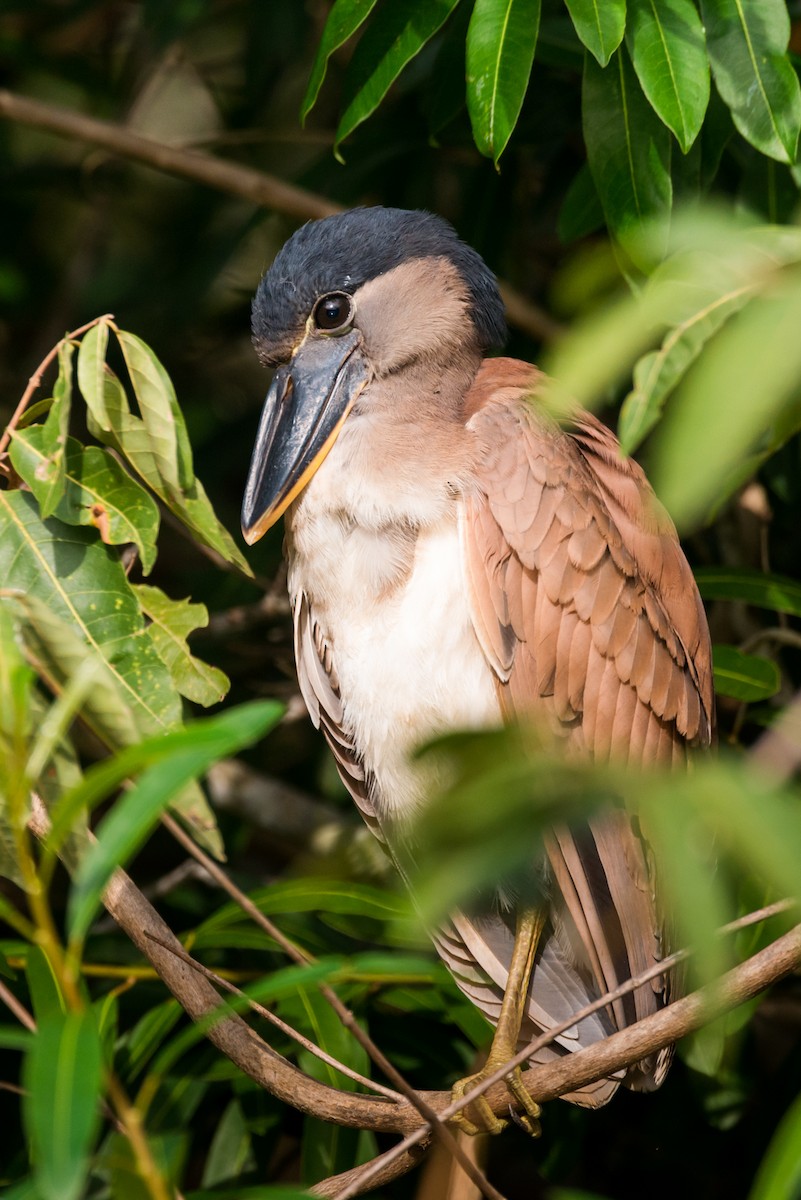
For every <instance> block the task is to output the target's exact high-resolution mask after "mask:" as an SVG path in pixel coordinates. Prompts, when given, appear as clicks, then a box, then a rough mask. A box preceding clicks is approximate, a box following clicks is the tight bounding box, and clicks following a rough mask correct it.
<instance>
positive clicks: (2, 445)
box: [0, 93, 113, 456]
mask: <svg viewBox="0 0 801 1200" xmlns="http://www.w3.org/2000/svg"><path fill="white" fill-rule="evenodd" d="M0 95H1V93H0ZM112 319H113V318H112V315H111V313H105V314H104V315H103V316H102V317H95V318H94V319H93V320H91V321H87V323H86V324H85V325H81V326H80V327H79V328H78V329H73V331H72V333H68V334H66V335H65V336H64V337H63V338H61V339H60V340H59V341H57V342H56V344H55V346H53V348H52V350H48V352H47V354H46V355H45V356H44V358H43V359H42V361H41V362H40V363H39V366H38V367H37V368H36V370H35V371H34V373H33V375H31V377H30V379H29V380H28V385H27V387H26V388H25V391H24V392H23V393H22V396H21V397H20V401H19V404H18V405H17V407H16V408H15V409H14V412H13V414H12V416H11V420H10V421H9V422H8V425H6V427H5V429H4V431H3V436H2V437H0V456H2V455H3V453H4V452H5V449H6V447H7V446H8V443H9V441H10V440H11V435H12V433H13V432H14V430H15V429H16V428H17V425H18V424H19V420H20V418H21V416H22V414H23V413H24V412H25V409H26V408H27V407H28V405H29V404H30V402H31V400H32V398H33V395H34V393H35V392H36V389H37V388H38V387H41V384H42V378H43V376H44V373H45V371H46V370H47V368H48V367H49V366H50V364H51V362H53V361H54V359H55V358H57V357H58V352H59V350H60V349H61V347H62V345H63V344H64V342H70V341H72V340H73V339H74V338H77V337H80V336H81V334H82V333H86V331H87V330H88V329H91V328H92V326H93V325H99V324H100V322H101V321H111V320H112Z"/></svg>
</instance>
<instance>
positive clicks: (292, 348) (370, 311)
mask: <svg viewBox="0 0 801 1200" xmlns="http://www.w3.org/2000/svg"><path fill="white" fill-rule="evenodd" d="M505 336H506V323H505V319H504V309H503V301H502V300H501V297H500V295H499V292H498V287H497V283H496V281H495V277H494V276H493V274H492V273H491V271H490V270H489V269H488V268H487V266H486V265H485V263H484V262H483V260H482V259H481V257H480V256H479V255H478V254H477V253H476V251H475V250H473V249H471V247H470V246H467V245H466V244H465V243H464V242H462V241H460V239H459V238H458V237H457V235H456V233H455V231H454V230H453V229H452V227H451V226H450V225H449V224H448V223H447V222H446V221H444V220H442V218H441V217H436V216H433V215H432V214H430V213H424V212H409V211H406V210H404V209H397V208H360V209H353V210H352V211H350V212H345V213H341V214H338V215H336V216H332V217H326V218H325V219H324V220H321V221H311V222H309V223H308V224H307V225H304V226H303V227H302V228H301V229H299V230H298V231H297V233H295V234H294V235H293V236H292V237H291V238H290V239H289V241H288V242H287V243H286V245H285V246H284V247H283V249H282V250H281V251H280V252H279V253H278V255H277V256H276V258H275V260H274V262H273V264H272V266H271V267H270V269H269V271H268V272H267V274H266V275H265V276H264V278H263V279H262V281H261V283H260V284H259V289H258V291H257V292H256V297H255V299H254V301H253V341H254V344H255V346H256V350H257V353H258V355H259V357H260V358H261V360H262V362H263V363H264V364H265V365H266V366H270V367H274V368H275V376H274V378H273V382H272V385H271V387H270V390H269V392H268V393H267V399H266V402H265V405H264V411H263V413H262V417H261V423H260V425H259V431H258V436H257V439H256V445H255V448H254V451H253V459H252V461H251V465H250V474H249V476H248V482H247V488H246V491H245V498H244V503H243V505H242V532H243V535H244V537H245V540H246V541H247V542H248V543H249V544H252V543H253V542H256V541H258V539H259V538H260V537H261V536H262V535H263V534H264V533H265V532H266V531H267V530H268V529H269V528H270V526H271V525H273V524H274V523H275V522H276V521H277V520H278V518H279V517H280V516H281V514H282V513H283V512H284V511H285V510H286V508H287V507H288V506H289V505H290V504H291V503H292V501H293V500H294V499H295V498H296V497H297V496H298V495H299V494H300V492H301V491H302V490H303V488H304V487H305V486H306V484H307V483H308V482H309V480H310V479H311V478H312V476H313V475H314V473H315V471H316V470H317V468H318V467H319V466H320V464H321V463H322V462H323V460H324V459H325V457H326V455H327V454H328V452H329V450H330V449H331V447H332V446H333V444H334V442H335V441H336V439H337V436H338V435H339V433H340V431H341V429H342V427H343V425H344V423H345V421H346V419H347V417H348V414H349V413H350V412H351V410H352V409H353V407H354V404H355V403H356V400H357V398H358V397H359V396H360V395H361V394H362V393H363V392H364V393H365V395H366V397H367V398H368V399H369V386H370V384H371V383H372V381H374V380H376V379H382V378H386V377H387V376H390V375H398V374H399V373H400V372H403V371H404V370H408V369H409V368H410V367H412V366H413V365H414V364H419V363H421V362H423V363H425V362H428V363H429V364H430V365H431V367H432V369H434V370H436V366H437V363H439V362H443V361H444V362H447V361H449V360H450V359H452V358H453V357H454V355H458V354H459V353H462V354H465V355H468V356H472V357H474V358H475V359H476V361H478V360H479V359H480V357H481V355H482V354H484V353H485V352H486V351H487V350H489V349H491V348H493V347H496V346H500V345H501V344H502V343H503V341H504V340H505Z"/></svg>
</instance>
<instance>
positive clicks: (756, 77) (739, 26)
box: [701, 0, 801, 163]
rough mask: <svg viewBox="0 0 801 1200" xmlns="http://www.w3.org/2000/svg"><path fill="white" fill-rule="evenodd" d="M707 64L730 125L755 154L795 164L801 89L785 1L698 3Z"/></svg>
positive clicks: (717, 0)
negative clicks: (789, 52)
mask: <svg viewBox="0 0 801 1200" xmlns="http://www.w3.org/2000/svg"><path fill="white" fill-rule="evenodd" d="M701 16H702V18H703V22H704V26H705V28H706V40H707V47H708V49H709V59H710V62H711V64H712V73H713V75H714V77H715V83H716V84H717V88H718V91H719V92H720V94H721V96H722V97H723V99H724V100H725V102H726V104H727V105H728V106H729V108H730V110H731V115H732V117H733V119H734V124H735V125H736V126H737V128H738V130H739V131H740V133H741V134H742V135H743V137H744V138H745V139H746V140H747V141H749V142H750V143H751V144H752V146H756V148H757V150H761V151H762V153H763V154H767V155H769V156H770V157H771V158H775V159H778V161H779V162H787V163H792V162H794V161H795V156H796V150H797V148H798V135H799V130H801V89H799V85H798V76H797V75H796V73H795V70H794V69H793V65H792V63H791V62H790V60H789V58H788V57H787V43H788V41H789V39H790V15H789V13H788V11H787V5H786V4H785V2H784V0H701Z"/></svg>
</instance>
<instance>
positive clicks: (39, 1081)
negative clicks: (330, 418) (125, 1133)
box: [23, 1012, 103, 1200]
mask: <svg viewBox="0 0 801 1200" xmlns="http://www.w3.org/2000/svg"><path fill="white" fill-rule="evenodd" d="M102 1069H103V1056H102V1050H101V1046H100V1038H99V1036H98V1032H97V1027H96V1025H95V1019H94V1015H93V1013H91V1012H69V1013H51V1014H50V1015H49V1016H47V1017H45V1018H44V1020H42V1021H41V1022H40V1023H39V1026H38V1029H37V1032H36V1037H35V1039H34V1042H33V1046H32V1047H31V1050H30V1053H29V1054H28V1055H27V1056H26V1059H25V1068H24V1074H23V1079H24V1085H25V1090H26V1095H25V1098H24V1104H23V1112H24V1114H25V1124H26V1127H27V1131H28V1135H29V1137H30V1139H31V1142H32V1146H33V1160H34V1175H35V1179H36V1184H37V1187H38V1190H39V1192H40V1194H41V1195H42V1197H43V1198H44V1200H77V1197H79V1196H81V1195H83V1193H84V1190H85V1187H86V1182H87V1179H86V1168H87V1158H88V1155H89V1151H90V1150H91V1147H92V1142H93V1140H94V1138H95V1136H96V1134H97V1131H98V1128H99V1123H100V1103H101V1100H102V1094H103V1093H102Z"/></svg>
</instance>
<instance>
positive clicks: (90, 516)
mask: <svg viewBox="0 0 801 1200" xmlns="http://www.w3.org/2000/svg"><path fill="white" fill-rule="evenodd" d="M11 461H12V463H13V464H14V469H15V470H16V471H17V473H18V474H19V475H20V477H21V478H22V479H24V480H25V482H26V483H27V484H28V486H29V488H30V489H31V491H32V492H33V494H34V496H36V499H37V500H38V501H39V504H40V507H41V508H42V512H43V513H44V500H45V488H46V487H47V485H46V484H44V483H43V482H42V478H41V476H42V471H43V469H44V466H45V464H46V463H47V457H46V454H45V448H44V427H43V426H41V425H34V426H32V427H31V428H30V429H25V430H22V431H21V432H20V433H17V434H16V435H15V437H14V440H13V441H12V443H11ZM64 484H65V490H64V494H63V496H62V498H61V500H60V501H59V502H58V504H57V505H56V507H55V508H54V509H53V515H54V516H56V517H58V519H59V520H60V521H64V522H66V524H68V525H87V526H93V527H94V528H95V529H97V530H98V532H99V533H100V536H101V538H102V540H103V541H104V542H105V543H106V544H107V545H115V546H119V545H124V544H126V543H128V542H133V543H134V544H135V545H136V547H137V549H138V550H139V554H140V556H141V559H142V572H143V574H145V575H148V574H150V570H151V568H152V566H153V563H154V562H155V560H156V538H157V536H158V530H159V510H158V506H157V505H156V503H155V501H154V500H153V499H152V497H151V496H149V495H148V493H147V492H146V491H145V490H144V488H142V487H140V485H139V484H138V483H137V482H136V481H135V480H134V479H132V478H131V476H130V475H129V474H128V473H127V471H125V470H124V469H123V468H122V467H121V466H120V464H119V463H118V462H117V460H116V459H115V458H113V457H112V455H111V454H109V453H108V451H107V450H101V449H100V448H99V447H98V446H82V445H81V443H80V442H79V441H77V440H76V439H75V438H68V439H67V451H66V461H65V468H64Z"/></svg>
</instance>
